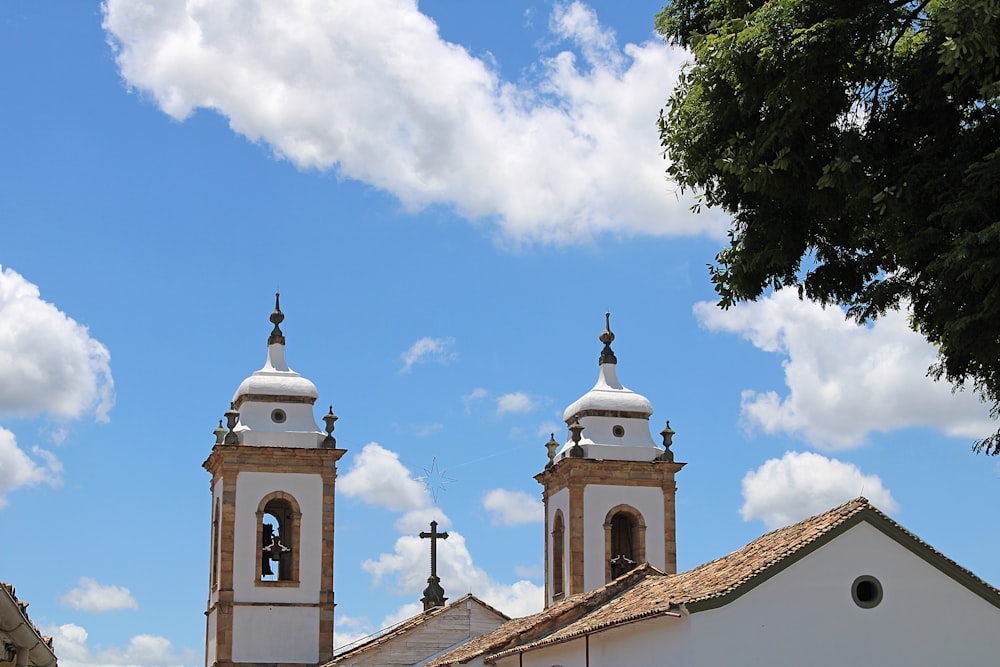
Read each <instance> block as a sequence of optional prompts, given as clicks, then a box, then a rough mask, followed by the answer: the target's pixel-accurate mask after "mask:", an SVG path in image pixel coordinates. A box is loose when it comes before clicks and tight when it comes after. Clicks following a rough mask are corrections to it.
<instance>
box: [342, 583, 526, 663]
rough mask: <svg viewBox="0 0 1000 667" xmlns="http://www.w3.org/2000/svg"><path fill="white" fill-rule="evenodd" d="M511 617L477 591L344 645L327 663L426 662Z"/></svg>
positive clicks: (488, 630) (491, 629)
mask: <svg viewBox="0 0 1000 667" xmlns="http://www.w3.org/2000/svg"><path fill="white" fill-rule="evenodd" d="M509 620H510V618H509V617H508V616H507V615H506V614H503V613H502V612H500V611H497V610H496V609H494V608H493V607H491V606H490V605H488V604H486V603H485V602H483V601H482V600H480V599H479V598H477V597H476V596H475V595H472V594H471V593H470V594H466V595H463V596H462V597H460V598H458V599H457V600H455V601H454V602H452V603H451V604H449V605H447V606H444V607H431V608H430V609H428V610H426V611H424V612H422V613H419V614H417V615H416V616H411V617H410V618H408V619H406V620H405V621H402V622H401V623H398V624H396V625H394V626H393V627H391V628H388V629H386V630H384V631H382V632H380V633H379V634H377V635H376V636H374V637H370V638H366V639H363V640H360V641H358V642H356V643H354V644H352V645H349V646H345V647H344V648H343V650H341V652H340V653H339V654H338V655H337V656H336V657H334V659H333V660H331V661H330V662H328V663H326V665H325V666H324V667H409V666H410V665H423V664H425V663H426V662H429V661H430V660H433V659H435V658H437V657H438V656H440V655H442V654H444V653H446V652H448V651H450V650H452V649H455V648H457V647H459V646H461V645H462V644H465V643H466V642H468V641H469V640H470V639H473V638H475V637H478V636H480V635H483V634H486V633H487V632H492V631H493V630H496V629H497V628H498V627H500V626H501V625H503V624H504V623H505V622H507V621H509Z"/></svg>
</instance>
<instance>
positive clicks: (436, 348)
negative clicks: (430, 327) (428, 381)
mask: <svg viewBox="0 0 1000 667" xmlns="http://www.w3.org/2000/svg"><path fill="white" fill-rule="evenodd" d="M454 344H455V339H454V338H430V337H425V338H421V339H420V340H418V341H417V342H415V343H414V344H413V345H411V346H410V349H408V350H407V351H406V352H403V353H402V354H401V355H399V358H400V359H402V360H403V367H402V368H401V369H400V371H399V372H400V373H409V372H410V371H411V370H413V366H414V365H415V364H423V363H428V362H435V363H439V364H445V363H448V362H449V361H454V360H455V359H457V358H458V354H457V353H456V352H454V351H452V349H451V347H452V345H454Z"/></svg>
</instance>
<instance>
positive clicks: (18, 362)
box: [0, 267, 115, 421]
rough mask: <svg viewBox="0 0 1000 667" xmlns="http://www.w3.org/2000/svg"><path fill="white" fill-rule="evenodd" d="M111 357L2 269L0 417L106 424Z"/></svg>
mask: <svg viewBox="0 0 1000 667" xmlns="http://www.w3.org/2000/svg"><path fill="white" fill-rule="evenodd" d="M114 402H115V395H114V381H113V380H112V378H111V355H110V354H109V353H108V350H107V348H105V347H104V346H103V345H102V344H101V343H100V342H98V341H97V340H95V339H93V338H91V337H90V334H89V332H88V331H87V327H85V326H83V325H81V324H79V323H77V322H76V321H75V320H73V319H72V318H70V317H68V316H67V315H66V314H65V313H63V312H61V311H60V310H59V309H58V308H56V307H55V306H54V305H52V304H51V303H48V302H46V301H43V300H42V299H41V294H40V292H39V290H38V287H37V286H36V285H34V284H32V283H30V282H28V281H27V280H26V279H25V278H24V277H23V276H21V275H20V274H19V273H17V272H16V271H14V270H12V269H10V268H7V269H3V268H2V267H0V414H8V415H18V416H33V415H37V414H39V413H42V412H46V413H48V414H50V415H53V416H56V417H61V418H66V419H75V418H78V417H80V416H82V415H83V414H84V413H87V412H90V411H93V412H94V415H95V417H96V418H97V420H98V421H108V412H109V411H110V410H111V408H112V406H113V405H114Z"/></svg>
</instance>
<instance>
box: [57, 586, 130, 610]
mask: <svg viewBox="0 0 1000 667" xmlns="http://www.w3.org/2000/svg"><path fill="white" fill-rule="evenodd" d="M61 601H62V603H63V604H64V605H66V606H68V607H72V608H73V609H79V610H80V611H91V612H104V611H120V610H122V609H138V608H139V603H137V602H136V601H135V598H134V597H132V593H131V591H129V589H127V588H125V587H124V586H114V585H106V586H103V585H101V584H99V583H97V581H95V580H94V579H91V578H90V577H80V581H79V582H78V583H77V587H76V588H74V589H72V590H70V591H69V592H67V593H66V594H65V595H63V596H62V598H61Z"/></svg>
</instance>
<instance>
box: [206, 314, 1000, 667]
mask: <svg viewBox="0 0 1000 667" xmlns="http://www.w3.org/2000/svg"><path fill="white" fill-rule="evenodd" d="M283 320H284V314H283V313H282V312H281V308H280V302H279V301H278V297H277V296H276V298H275V308H274V311H273V312H272V313H271V316H270V321H271V323H272V324H273V329H272V331H271V334H270V336H269V337H268V342H267V360H266V362H265V364H264V367H263V368H261V369H260V370H258V371H256V372H254V373H253V374H252V375H250V376H249V377H247V378H246V379H245V380H243V382H242V383H241V384H240V385H239V387H238V388H237V390H236V392H235V394H234V396H233V398H232V402H231V404H230V409H229V410H228V411H227V412H226V413H225V423H223V421H220V422H219V428H218V429H216V432H215V435H216V442H215V445H214V447H213V448H212V451H211V454H210V455H209V457H208V459H207V460H206V461H205V463H204V467H205V469H206V470H207V471H208V472H209V474H210V475H211V496H212V498H211V508H212V510H211V517H212V526H211V535H212V538H211V555H210V558H209V561H208V562H209V567H210V570H209V597H208V608H207V611H206V619H207V622H206V651H205V664H206V667H234V666H235V665H245V666H248V667H249V666H254V667H265V666H268V667H270V666H279V665H280V666H281V667H314V666H319V665H325V666H328V667H336V666H345V667H346V666H356V667H361V666H384V667H389V666H392V667H395V666H402V665H426V666H427V667H446V666H452V665H498V666H500V667H515V666H516V667H553V666H561V667H570V666H574V667H576V666H579V667H612V666H631V665H634V666H645V665H721V664H732V663H735V662H737V661H738V662H741V663H748V664H769V665H801V664H802V663H803V662H812V663H818V664H821V665H825V664H830V665H833V664H837V665H840V664H911V665H928V666H931V665H934V666H938V665H945V664H949V665H951V664H959V665H983V664H997V661H998V660H1000V657H998V656H1000V591H998V590H997V589H996V588H994V587H993V586H991V585H989V584H987V583H986V582H985V581H983V580H982V579H980V578H978V577H977V576H976V575H975V574H973V573H972V572H970V571H968V570H966V569H964V568H962V567H961V566H960V565H958V564H957V563H955V562H953V561H951V560H949V559H948V558H947V557H945V556H944V555H943V554H941V553H940V552H938V551H936V550H935V549H934V548H933V547H931V546H930V545H928V544H926V543H925V542H923V541H921V540H920V539H919V538H918V537H917V536H916V535H913V534H912V533H910V532H909V531H907V530H906V529H905V528H903V527H902V526H900V525H899V524H897V523H896V522H894V521H893V520H892V519H891V518H889V517H888V516H886V515H885V514H883V513H882V512H880V511H879V510H878V509H877V508H876V507H874V506H872V505H871V504H870V503H869V502H868V501H867V500H866V499H864V498H857V499H855V500H852V501H850V502H847V503H845V504H843V505H841V506H839V507H836V508H832V509H831V510H829V511H828V512H825V513H823V514H820V515H817V516H814V517H811V518H808V519H805V520H804V521H801V522H799V523H797V524H794V525H791V526H787V527H785V528H781V529H778V530H775V531H772V532H770V533H768V534H766V535H764V536H762V537H760V538H758V539H757V540H755V541H753V542H751V543H750V544H748V545H746V546H745V547H743V548H742V549H739V550H737V551H735V552H733V553H731V554H729V555H726V556H723V557H721V558H719V559H717V560H714V561H712V562H709V563H706V564H704V565H701V566H699V567H696V568H694V569H692V570H688V571H687V572H682V573H677V559H676V553H677V543H676V531H675V516H676V509H675V495H676V484H675V476H676V475H678V473H680V472H681V470H682V469H683V467H684V465H685V464H684V463H680V462H676V461H675V460H674V453H673V452H672V451H671V445H672V438H673V435H674V431H673V429H671V428H670V424H669V422H667V423H666V426H665V427H664V428H663V429H662V430H661V431H660V432H659V435H660V436H661V442H660V444H657V443H656V442H655V441H654V439H653V437H652V435H651V431H650V423H649V421H650V417H651V416H652V414H653V408H652V406H651V404H650V402H649V400H647V399H646V398H645V397H644V396H642V395H641V394H638V393H636V392H634V391H631V390H630V389H628V388H626V387H625V386H624V385H622V383H621V382H620V381H619V379H618V373H617V363H618V360H617V358H616V356H615V353H614V351H613V349H612V343H613V342H614V339H615V336H614V333H613V332H612V331H611V323H610V315H606V316H605V328H604V331H603V332H602V333H601V334H600V336H599V339H600V342H601V344H602V348H601V350H600V356H599V362H598V367H599V370H598V378H597V382H596V384H595V385H594V387H593V388H592V389H590V390H589V391H587V392H586V393H584V394H583V395H582V396H581V397H580V398H579V399H578V400H576V401H575V402H573V403H572V404H570V405H569V407H568V408H566V410H565V412H564V415H563V419H564V421H565V422H566V425H567V437H566V439H565V440H564V441H563V442H562V443H560V442H559V441H557V440H556V439H555V437H554V436H553V438H552V439H550V441H549V442H548V443H547V445H546V447H547V450H548V461H547V462H546V463H545V464H544V467H543V469H542V470H541V471H540V472H539V473H538V474H537V475H536V476H535V479H536V480H537V481H538V482H539V484H540V485H541V486H542V498H543V500H544V508H545V529H544V539H543V540H540V544H539V547H540V548H542V549H543V550H544V556H545V558H544V563H545V599H544V609H543V610H542V611H541V612H539V613H537V614H534V615H531V616H527V617H523V618H514V619H511V618H508V617H507V616H506V615H505V614H504V613H503V611H502V610H497V609H494V608H493V607H491V606H490V605H488V604H486V603H484V602H483V601H482V600H479V599H478V598H476V597H475V595H474V594H470V595H465V596H463V597H461V598H459V599H457V600H455V601H453V602H451V603H450V604H445V602H446V600H445V599H444V597H443V591H442V590H441V586H440V582H439V581H438V579H437V576H436V571H435V565H434V563H435V560H434V548H435V544H436V540H438V539H446V538H447V533H442V532H438V531H437V526H436V525H434V524H432V525H431V526H430V531H429V532H428V533H424V534H422V535H421V536H422V537H427V538H429V541H430V546H431V549H432V559H431V562H432V571H431V576H430V577H429V578H428V586H427V589H426V590H425V591H424V597H423V603H424V611H423V612H422V613H420V614H418V615H416V616H414V617H412V618H410V619H408V620H406V621H404V622H402V623H400V624H398V625H396V626H394V627H393V628H389V629H387V630H386V631H384V632H383V633H381V634H379V635H377V636H375V637H372V638H370V639H368V640H366V641H362V642H360V643H356V644H354V645H352V646H349V647H345V648H344V649H342V650H340V651H338V652H337V653H335V652H334V636H333V632H334V630H333V626H334V554H335V549H334V546H335V534H336V531H335V524H334V514H335V513H334V491H335V485H336V478H337V463H338V461H339V460H340V459H341V457H342V456H343V455H344V454H345V450H344V449H341V448H338V447H337V441H336V438H335V436H334V431H335V422H336V421H337V416H336V415H335V414H334V413H333V409H332V408H330V409H329V411H328V412H327V413H326V414H325V415H323V417H322V421H323V423H324V427H323V428H322V429H320V428H319V427H318V425H317V422H316V418H315V415H314V412H313V409H314V404H315V403H316V401H317V399H318V394H317V391H316V387H315V385H314V384H313V383H312V382H310V381H309V380H307V379H306V378H304V377H303V376H301V375H300V374H298V373H296V372H294V371H292V370H291V369H290V368H289V366H288V364H287V363H286V361H285V337H284V334H283V333H282V331H281V326H280V325H281V323H282V322H283Z"/></svg>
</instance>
